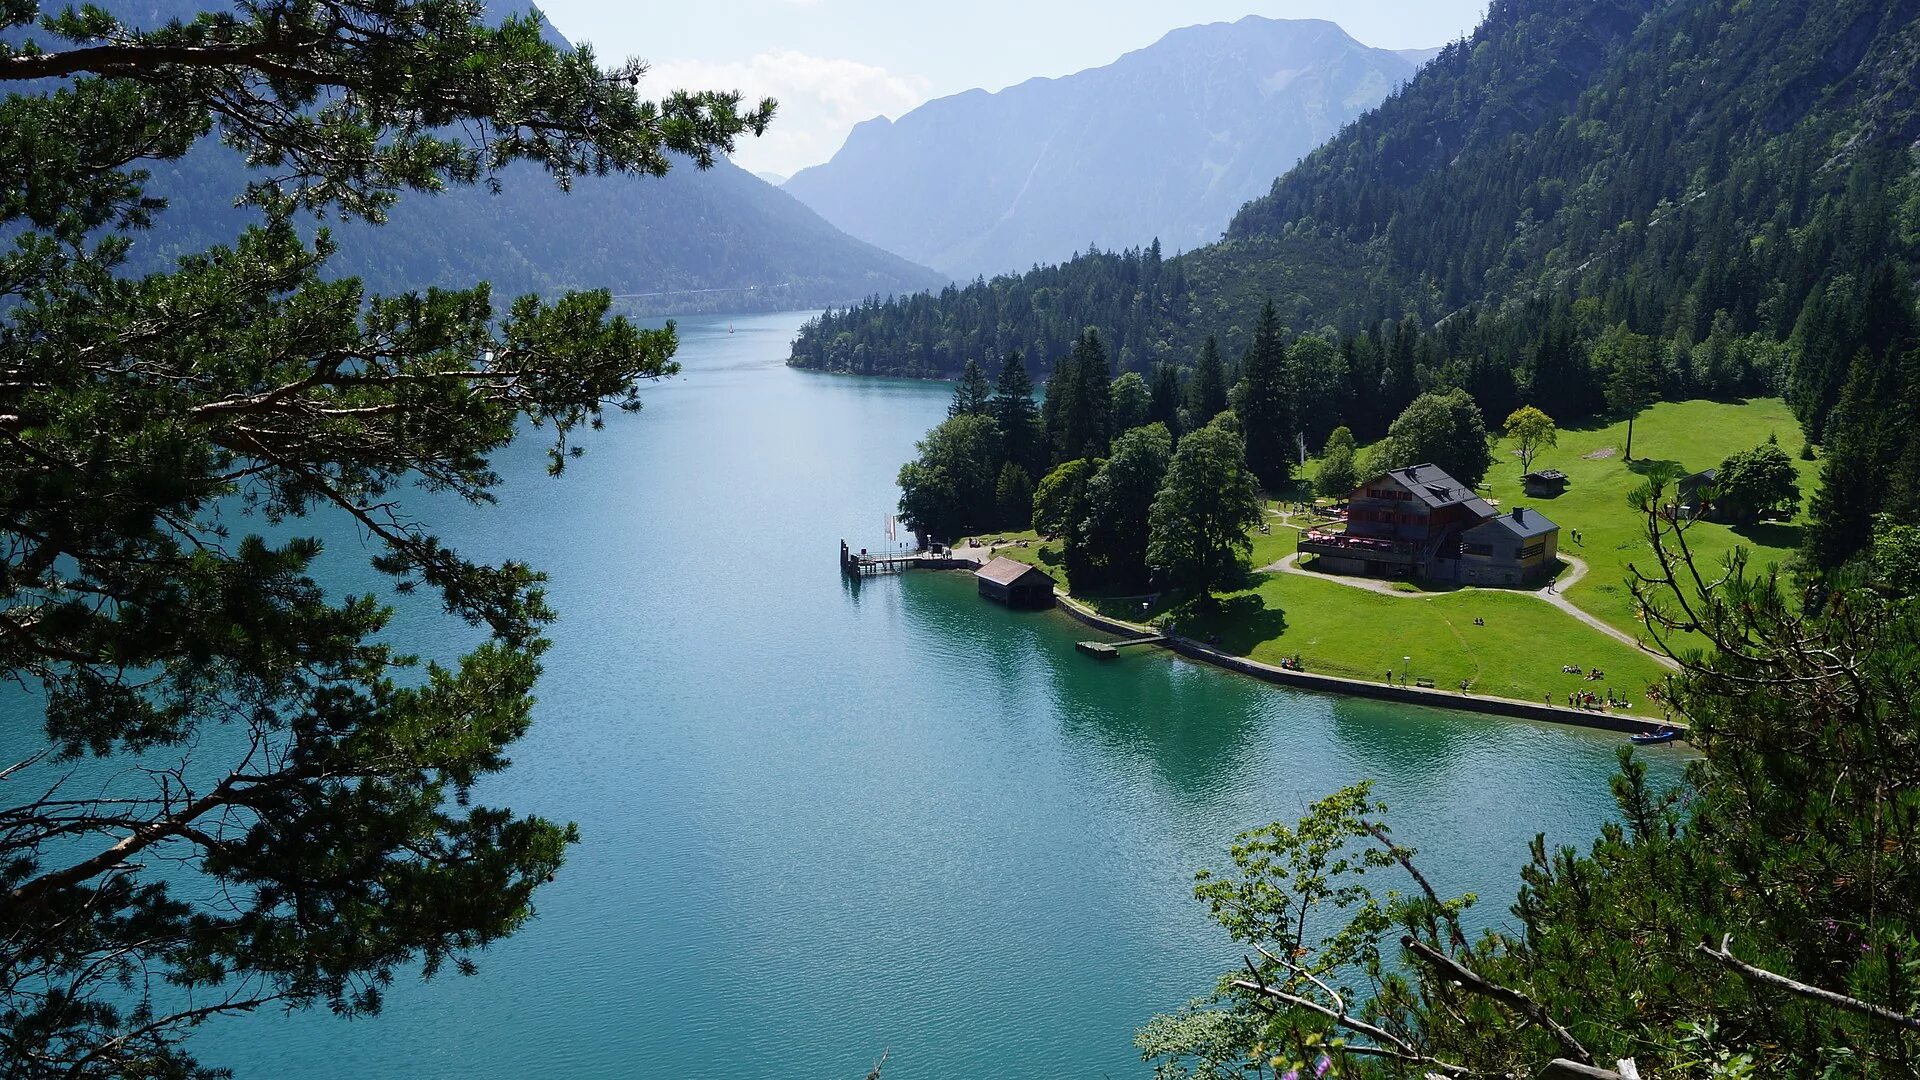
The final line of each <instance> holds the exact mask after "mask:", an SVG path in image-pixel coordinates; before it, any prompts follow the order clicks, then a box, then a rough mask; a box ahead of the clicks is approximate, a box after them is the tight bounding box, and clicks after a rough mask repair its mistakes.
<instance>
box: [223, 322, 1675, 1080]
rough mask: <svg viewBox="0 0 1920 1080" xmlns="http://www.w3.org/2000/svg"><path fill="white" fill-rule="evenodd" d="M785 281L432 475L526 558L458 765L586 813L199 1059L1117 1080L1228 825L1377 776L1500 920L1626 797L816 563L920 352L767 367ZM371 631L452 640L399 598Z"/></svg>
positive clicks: (1456, 718)
mask: <svg viewBox="0 0 1920 1080" xmlns="http://www.w3.org/2000/svg"><path fill="white" fill-rule="evenodd" d="M804 318H805V316H803V315H778V316H746V317H739V318H735V319H733V320H731V322H729V321H728V320H726V319H702V320H687V321H684V322H682V323H681V324H680V327H681V331H682V342H683V343H682V348H681V354H680V357H681V360H682V363H683V364H684V365H685V371H684V373H683V374H682V375H681V376H680V377H677V378H675V379H673V380H670V381H668V382H664V383H661V384H659V385H656V386H653V387H651V388H649V389H648V390H647V392H646V395H645V396H646V408H645V410H644V411H643V412H642V413H641V414H639V415H638V416H634V417H625V416H619V417H614V418H612V419H611V420H610V421H609V424H608V429H607V430H606V431H605V432H603V433H600V434H597V435H593V436H590V437H589V438H588V439H587V440H586V444H587V446H588V453H587V456H586V457H585V458H583V459H581V460H580V461H578V462H576V463H574V464H573V465H572V466H571V467H570V468H569V470H568V472H567V473H566V475H565V476H564V477H562V478H560V479H558V480H551V479H548V478H547V477H546V476H545V475H544V473H543V471H542V466H543V458H542V456H541V454H540V450H541V447H539V446H537V445H534V444H533V443H532V442H530V443H529V444H528V445H526V446H524V447H516V448H515V450H514V452H513V453H512V454H511V455H509V457H508V458H507V459H506V460H503V461H502V462H501V463H500V467H501V471H502V472H503V473H504V474H505V475H506V476H507V477H508V483H507V484H506V486H505V488H504V490H503V499H502V502H501V504H500V505H499V506H496V507H492V508H486V509H473V508H467V507H463V506H445V505H442V504H439V503H430V504H429V503H426V502H422V503H420V504H419V505H422V506H428V507H430V509H431V518H432V520H433V521H434V524H435V526H436V528H437V529H438V530H439V531H440V533H441V535H442V536H443V537H445V538H446V539H448V540H449V541H450V542H453V543H455V545H456V546H458V547H460V548H462V549H463V550H464V551H466V552H468V553H470V554H473V555H476V556H481V557H486V558H496V559H497V558H505V557H516V558H523V559H526V560H528V561H530V562H532V563H533V564H534V565H536V566H538V567H540V568H542V569H544V570H546V571H547V572H548V573H550V575H551V576H552V585H551V600H552V602H553V604H554V606H555V607H556V608H557V609H558V610H559V611H560V612H561V615H562V619H561V621H560V622H559V623H558V624H557V625H556V627H555V628H554V631H553V635H552V636H553V639H554V647H553V649H552V651H551V653H550V654H549V655H548V658H547V670H546V676H545V678H544V680H543V682H542V684H541V688H540V692H539V696H540V705H539V710H538V718H539V719H538V724H537V725H536V727H535V729H534V730H533V732H532V733H531V734H530V735H529V737H528V738H527V739H526V740H525V741H524V742H523V743H521V744H520V745H519V746H517V747H516V748H515V751H514V754H513V756H514V765H513V767H512V769H511V770H509V771H508V772H507V773H506V774H505V775H504V776H503V777H502V778H500V779H499V780H497V781H496V782H493V783H490V784H489V785H488V786H487V787H486V788H485V789H484V790H483V791H482V792H481V793H480V795H481V797H482V798H483V799H484V800H485V801H487V802H490V803H494V804H504V805H508V806H511V807H513V808H515V809H516V810H519V811H523V812H532V813H539V814H542V815H544V816H547V817H551V818H556V819H561V820H571V821H575V822H577V823H579V825H580V827H581V830H582V833H583V835H584V841H583V843H581V844H580V845H579V846H578V847H577V848H576V849H575V850H574V851H573V853H572V855H571V857H570V859H569V861H568V864H567V867H566V869H565V870H564V871H563V873H562V874H561V876H560V878H559V880H557V881H556V882H555V883H553V884H552V885H551V886H549V887H548V888H547V889H546V890H545V891H543V892H542V893H541V894H540V897H539V909H540V910H539V916H538V918H537V919H536V920H535V921H534V922H533V923H532V924H531V925H529V926H528V927H527V928H526V929H525V930H524V931H523V932H522V933H520V934H519V935H517V936H516V937H514V938H513V939H512V940H510V941H508V942H506V943H504V944H503V945H501V946H499V947H496V948H494V949H492V950H490V951H488V952H487V953H485V954H483V955H481V956H480V957H479V962H480V965H481V971H480V974H479V975H478V976H476V977H473V978H459V977H455V976H448V977H444V978H441V979H438V980H436V981H435V982H434V983H432V984H427V985H424V986H423V985H422V984H420V983H419V982H418V980H409V979H406V978H403V979H402V980H401V981H400V984H399V985H397V986H395V987H394V988H393V991H392V993H391V994H390V997H389V1002H388V1006H387V1009H386V1011H385V1012H384V1013H383V1014H382V1015H381V1016H379V1017H378V1018H375V1019H371V1020H359V1021H353V1022H347V1021H341V1020H337V1019H334V1018H332V1017H330V1016H327V1015H324V1014H318V1015H315V1014H308V1015H298V1016H284V1015H279V1014H273V1015H263V1016H254V1017H249V1018H244V1019H239V1020H230V1021H221V1022H218V1023H215V1024H212V1025H209V1026H208V1027H206V1028H204V1029H202V1030H201V1031H200V1032H199V1033H198V1034H197V1035H196V1044H197V1047H198V1050H199V1051H200V1053H201V1054H202V1056H203V1059H204V1060H205V1061H206V1062H207V1063H208V1064H212V1065H224V1066H229V1067H231V1068H233V1069H234V1070H235V1073H236V1075H237V1076H238V1077H240V1078H241V1080H292V1078H308V1077H312V1078H321V1077H327V1078H333V1077H363V1078H389V1077H392V1078H397V1077H462V1078H499V1080H507V1078H519V1077H586V1078H599V1077H605V1078H611V1077H662V1078H674V1080H699V1078H713V1080H722V1078H724V1080H741V1078H760V1077H766V1078H780V1080H858V1078H860V1077H863V1076H865V1075H866V1071H867V1069H868V1068H870V1067H871V1065H872V1063H873V1062H874V1060H875V1059H876V1058H878V1057H879V1056H880V1054H881V1052H882V1051H883V1050H886V1051H889V1052H890V1056H889V1058H888V1064H887V1069H886V1077H887V1080H934V1078H942V1080H945V1078H980V1080H984V1078H1008V1077H1047V1078H1066V1077H1086V1078H1090V1080H1099V1078H1102V1077H1109V1078H1115V1080H1119V1078H1126V1077H1132V1078H1140V1077H1144V1076H1147V1075H1149V1073H1150V1069H1149V1068H1148V1067H1147V1066H1145V1065H1143V1064H1142V1063H1141V1062H1140V1060H1139V1058H1138V1055H1137V1053H1136V1052H1135V1050H1134V1049H1133V1046H1132V1041H1131V1040H1132V1035H1133V1032H1134V1030H1135V1028H1137V1027H1138V1026H1139V1025H1140V1024H1141V1023H1142V1022H1144V1021H1145V1020H1147V1019H1148V1018H1149V1017H1150V1016H1151V1015H1153V1014H1154V1013H1155V1012H1158V1011H1164V1010H1167V1009H1171V1008H1174V1007H1176V1006H1178V1005H1179V1004H1180V1003H1181V1002H1183V1001H1185V1000H1186V999H1188V998H1190V997H1193V996H1196V995H1199V994H1202V993H1204V992H1205V991H1206V990H1207V989H1208V988H1209V986H1210V985H1211V983H1212V980H1213V978H1214V977H1215V976H1216V975H1217V974H1219V973H1220V972H1222V971H1224V970H1226V969H1228V968H1230V967H1234V966H1237V964H1238V962H1239V956H1240V953H1239V952H1238V951H1237V950H1236V949H1235V948H1234V947H1233V946H1232V944H1231V943H1230V942H1229V941H1227V940H1226V938H1225V937H1224V935H1222V934H1220V933H1219V932H1217V931H1216V930H1214V929H1213V928H1212V927H1211V924H1210V923H1209V922H1208V921H1207V919H1206V918H1205V914H1204V912H1203V910H1202V909H1201V907H1200V905H1199V904H1198V903H1196V902H1195V901H1194V900H1193V899H1192V897H1191V882H1192V873H1193V871H1194V870H1195V869H1197V868H1200V867H1203V866H1210V867H1220V866H1223V865H1225V864H1226V863H1227V858H1226V849H1227V846H1228V844H1229V843H1230V841H1231V840H1232V838H1233V836H1234V834H1236V833H1238V832H1240V831H1242V830H1244V829H1247V828H1251V827H1254V826H1258V825H1261V824H1263V823H1266V822H1270V821H1273V820H1277V819H1287V820H1291V819H1293V818H1295V817H1297V816H1299V814H1300V812H1301V811H1302V810H1303V808H1304V807H1305V806H1306V804H1307V803H1308V802H1310V801H1311V800H1313V799H1314V798H1317V797H1318V796H1320V795H1323V794H1325V793H1328V792H1331V791H1333V790H1335V789H1337V788H1339V787H1341V786H1342V785H1345V784H1348V783H1351V782H1353V781H1355V780H1358V779H1361V778H1363V777H1371V778H1373V779H1375V780H1376V781H1377V793H1378V794H1379V796H1380V797H1381V798H1383V799H1385V800H1386V801H1387V802H1388V803H1389V804H1390V806H1391V807H1392V814H1391V820H1392V823H1393V824H1394V826H1395V829H1396V831H1397V832H1398V834H1399V835H1400V837H1401V838H1402V840H1403V841H1404V842H1406V843H1409V844H1413V845H1415V846H1417V847H1419V848H1420V849H1421V850H1422V852H1423V855H1422V863H1423V866H1424V869H1425V870H1426V872H1427V874H1428V875H1429V876H1430V877H1431V878H1433V879H1434V881H1435V884H1436V885H1437V886H1438V887H1439V888H1440V889H1442V890H1443V891H1445V892H1449V893H1458V892H1465V891H1470V890H1471V891H1477V892H1479V893H1480V894H1481V896H1482V898H1483V900H1482V903H1481V905H1480V907H1479V908H1477V909H1476V913H1477V914H1476V917H1477V919H1478V920H1479V922H1480V924H1481V925H1488V924H1494V923H1499V922H1504V921H1507V920H1509V919H1510V916H1509V915H1508V914H1507V910H1506V909H1507V906H1508V905H1509V903H1510V902H1511V899H1512V896H1513V894H1514V891H1515V888H1516V887H1517V885H1518V881H1519V867H1520V865H1521V864H1522V862H1523V861H1524V859H1525V857H1526V848H1527V844H1528V842H1529V840H1530V839H1531V838H1532V837H1533V835H1534V834H1535V833H1536V832H1544V833H1546V834H1547V836H1548V838H1549V840H1550V841H1552V842H1558V843H1572V844H1580V845H1584V844H1585V843H1586V842H1587V841H1588V840H1589V839H1590V838H1591V837H1592V836H1593V835H1594V833H1595V831H1596V829H1597V826H1598V825H1599V823H1600V822H1601V821H1602V820H1604V819H1605V818H1606V817H1607V816H1609V815H1610V814H1611V813H1612V812H1613V806H1612V802H1611V799H1610V798H1609V796H1608V793H1607V779H1608V777H1609V775H1610V774H1611V772H1612V770H1613V766H1614V753H1615V748H1616V746H1617V745H1618V738H1617V737H1614V736H1606V735H1601V734H1596V733H1588V732H1582V731H1575V730H1568V729H1559V728H1551V727H1544V726H1534V725H1529V724H1524V723H1517V722H1512V721H1504V720H1494V719H1490V718H1482V717H1476V716H1469V715H1463V714H1453V713H1443V712H1428V711H1418V710H1412V709H1408V708H1404V707H1399V706H1392V705H1384V704H1376V703H1368V702H1359V701H1352V700H1344V699H1337V698H1330V697H1321V696H1314V695H1306V694H1299V693H1295V692H1291V691H1286V690H1281V689H1277V688H1273V687H1269V686H1266V685H1263V684H1259V683H1255V682H1252V681H1249V680H1245V679H1241V678H1238V677H1235V676H1231V675H1227V674H1224V673H1221V672H1218V671H1215V670H1212V669H1208V668H1203V667H1197V666H1194V665H1191V664H1188V663H1185V662H1181V661H1176V660H1173V659H1170V658H1168V657H1167V656H1165V655H1159V654H1152V653H1146V654H1137V655H1129V656H1126V657H1125V658H1123V659H1121V660H1118V661H1114V662H1110V663H1104V664H1103V663H1098V662H1096V661H1094V660H1091V659H1089V658H1087V657H1083V656H1080V655H1079V654H1077V653H1076V652H1075V651H1074V649H1073V642H1074V641H1075V640H1076V639H1077V638H1082V637H1087V636H1090V635H1089V634H1088V633H1087V632H1086V631H1085V630H1084V629H1082V628H1079V627H1078V626H1076V624H1074V623H1072V622H1070V621H1069V620H1067V619H1066V618H1065V617H1064V616H1061V615H1059V614H1051V613H1049V614H1015V613H1010V612H1008V611H1005V610H1003V609H1000V608H998V607H995V606H993V605H990V604H988V603H986V602H984V601H982V600H980V599H979V598H978V597H977V596H976V595H975V593H974V587H973V583H972V581H971V579H970V578H968V577H965V576H962V575H955V574H938V573H921V574H915V575H907V576H903V577H895V578H886V579H879V580H870V581H867V582H865V583H861V584H858V585H852V584H849V583H847V582H845V581H843V580H842V578H841V576H840V574H839V570H838V567H837V565H836V561H835V554H836V545H837V543H838V541H839V540H840V539H841V538H843V537H844V538H846V539H847V540H849V541H851V542H852V543H854V544H855V546H862V545H865V546H874V545H879V544H882V543H884V542H885V541H884V536H883V534H882V531H881V530H882V522H883V518H884V515H885V514H887V513H888V512H889V511H890V510H891V509H892V504H893V501H894V498H895V490H894V486H893V477H894V474H895V472H896V470H897V469H898V467H899V465H900V462H901V461H902V460H903V459H905V458H906V457H907V456H909V455H910V454H911V452H912V448H913V443H914V441H915V440H916V439H917V438H919V437H920V435H921V434H922V433H924V432H925V430H926V429H927V428H929V427H931V426H932V425H933V424H935V423H937V422H938V421H939V420H940V419H942V418H943V417H944V416H945V410H946V406H947V400H948V390H947V388H946V387H944V386H940V385H932V384H914V383H903V382H891V381H858V380H852V379H845V378H835V377H830V376H820V375H810V374H805V373H800V372H795V371H790V370H788V369H787V368H785V367H784V366H783V365H782V361H783V360H784V359H785V357H786V346H787V343H788V341H789V340H790V339H791V337H792V335H793V333H794V331H795V330H796V328H797V327H798V326H799V324H800V323H801V322H802V321H803V320H804ZM729 327H731V329H729ZM312 528H313V529H314V530H316V531H322V532H326V531H327V530H328V528H329V527H328V526H326V525H325V523H313V524H312ZM329 545H330V556H329V559H330V562H329V567H330V570H329V573H331V574H337V575H338V576H337V578H335V579H332V580H331V583H332V584H334V585H337V586H338V587H340V588H342V589H358V590H364V589H369V588H375V587H377V586H378V581H377V578H375V577H373V576H371V574H370V572H369V571H368V570H367V569H366V568H365V556H366V553H367V552H366V549H365V547H364V546H363V544H362V542H361V541H360V539H359V538H358V537H357V536H356V535H354V534H353V533H352V532H351V531H350V530H345V529H337V528H336V529H334V530H333V531H332V532H331V533H330V535H329ZM395 632H396V635H397V637H398V638H399V639H400V640H402V641H404V642H406V643H407V644H408V645H409V646H410V647H413V648H416V649H419V650H421V651H424V652H427V653H430V654H440V655H454V654H457V652H458V651H459V650H461V649H462V648H463V647H465V646H466V645H467V644H469V643H470V641H471V637H470V632H469V631H467V630H466V628H464V627H461V626H459V625H457V624H452V623H450V622H449V621H448V620H447V619H446V618H445V616H443V615H442V614H440V612H439V611H438V609H437V607H436V605H434V604H432V603H429V602H424V601H417V602H411V603H409V605H408V606H406V607H405V608H404V609H403V611H402V613H401V617H400V618H399V619H398V620H397V621H396V624H395ZM1414 644H1417V643H1414ZM1661 760H1662V761H1663V762H1668V763H1672V762H1674V761H1675V759H1673V758H1670V757H1669V758H1662V759H1661ZM1662 768H1663V769H1665V770H1667V773H1668V775H1675V774H1677V766H1676V765H1673V764H1665V765H1663V766H1662Z"/></svg>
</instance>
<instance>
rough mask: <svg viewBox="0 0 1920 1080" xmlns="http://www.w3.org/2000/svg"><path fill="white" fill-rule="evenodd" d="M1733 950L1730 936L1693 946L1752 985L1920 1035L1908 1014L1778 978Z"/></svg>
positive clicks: (1916, 1020)
mask: <svg viewBox="0 0 1920 1080" xmlns="http://www.w3.org/2000/svg"><path fill="white" fill-rule="evenodd" d="M1732 946H1733V935H1732V934H1728V935H1726V936H1725V937H1722V938H1721V939H1720V947H1719V948H1718V949H1715V948H1713V947H1712V946H1710V945H1708V944H1707V943H1706V942H1704V941H1703V942H1701V943H1700V944H1698V945H1696V946H1694V951H1695V952H1698V953H1699V954H1701V955H1702V956H1706V957H1710V958H1711V959H1713V960H1715V961H1717V962H1719V963H1721V964H1723V965H1725V966H1727V967H1730V968H1732V969H1733V970H1734V971H1736V972H1738V973H1739V974H1740V977H1741V978H1743V979H1747V980H1749V981H1751V982H1757V983H1762V984H1764V985H1767V986H1772V987H1777V988H1779V989H1781V990H1785V991H1787V992H1788V993H1790V994H1798V995H1799V996H1801V997H1804V998H1811V999H1813V1000H1814V1001H1818V1002H1822V1003H1824V1004H1827V1005H1831V1006H1833V1007H1834V1008H1836V1009H1844V1010H1845V1011H1847V1012H1850V1013H1857V1014H1858V1015H1860V1016H1865V1017H1869V1018H1871V1019H1874V1020H1880V1021H1883V1022H1885V1023H1889V1024H1893V1025H1895V1026H1896V1027H1903V1028H1906V1029H1907V1030H1908V1031H1920V1017H1915V1016H1908V1015H1907V1014H1906V1013H1902V1012H1896V1011H1894V1010H1892V1009H1889V1008H1887V1007H1886V1006H1884V1005H1875V1004H1873V1003H1872V1002H1870V1001H1861V1000H1860V999H1859V998H1856V997H1848V996H1847V995H1845V994H1839V993H1835V992H1834V991H1832V990H1823V989H1821V988H1820V987H1818V986H1811V985H1809V984H1807V983H1803V982H1800V981H1799V980H1797V979H1789V978H1787V977H1786V976H1785V975H1778V974H1775V973H1774V972H1771V971H1768V970H1767V969H1765V968H1760V967H1755V966H1753V965H1752V964H1749V963H1747V962H1746V961H1744V960H1742V959H1740V958H1739V957H1737V956H1735V955H1733V951H1732Z"/></svg>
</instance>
